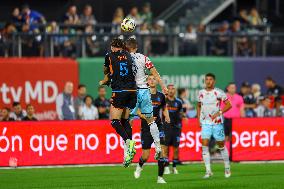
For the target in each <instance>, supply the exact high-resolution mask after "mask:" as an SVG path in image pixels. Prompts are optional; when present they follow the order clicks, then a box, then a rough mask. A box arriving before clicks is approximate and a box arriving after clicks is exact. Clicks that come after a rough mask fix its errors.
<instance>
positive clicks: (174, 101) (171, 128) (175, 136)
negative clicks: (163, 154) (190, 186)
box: [165, 84, 183, 174]
mask: <svg viewBox="0 0 284 189" xmlns="http://www.w3.org/2000/svg"><path fill="white" fill-rule="evenodd" d="M166 103H167V108H168V110H169V115H170V120H171V122H170V124H168V125H166V126H165V134H166V146H167V150H166V151H167V156H168V154H169V147H170V146H173V152H174V153H173V173H174V174H178V170H177V168H176V166H177V163H178V162H179V143H180V135H181V122H182V116H183V107H182V101H181V100H180V99H178V98H176V88H175V86H174V85H173V84H170V85H168V96H167V98H166ZM170 173H171V172H170V168H169V162H167V163H166V166H165V174H170Z"/></svg>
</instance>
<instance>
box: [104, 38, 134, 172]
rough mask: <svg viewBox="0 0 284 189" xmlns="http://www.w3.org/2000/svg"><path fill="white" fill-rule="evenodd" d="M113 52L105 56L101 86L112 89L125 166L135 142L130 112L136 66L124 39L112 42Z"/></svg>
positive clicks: (113, 113) (113, 120) (113, 122)
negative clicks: (129, 119)
mask: <svg viewBox="0 0 284 189" xmlns="http://www.w3.org/2000/svg"><path fill="white" fill-rule="evenodd" d="M110 46H111V52H109V53H107V54H106V56H105V63H104V74H105V77H104V79H103V80H102V81H100V82H99V84H100V85H105V84H109V82H110V85H111V88H112V104H111V107H110V117H111V125H112V127H113V128H114V129H115V130H116V132H117V133H118V134H119V135H120V136H121V137H122V138H123V140H124V163H123V164H124V166H125V167H128V166H129V165H130V163H131V162H132V160H133V158H134V155H135V153H136V150H135V142H134V141H133V140H132V128H131V126H130V124H129V121H128V118H129V113H130V110H131V109H133V108H134V107H135V105H136V101H137V96H136V89H137V87H136V81H135V74H134V70H133V68H134V65H133V61H132V57H131V55H130V53H129V52H127V51H125V50H123V49H124V42H123V41H122V39H119V38H114V39H113V40H112V41H111V45H110Z"/></svg>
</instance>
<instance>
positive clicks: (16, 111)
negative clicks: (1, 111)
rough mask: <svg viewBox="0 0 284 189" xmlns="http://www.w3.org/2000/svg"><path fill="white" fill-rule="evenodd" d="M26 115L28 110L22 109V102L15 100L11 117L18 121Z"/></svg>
mask: <svg viewBox="0 0 284 189" xmlns="http://www.w3.org/2000/svg"><path fill="white" fill-rule="evenodd" d="M26 115H27V112H26V111H25V110H23V109H22V106H21V104H20V103H19V102H14V103H13V112H12V113H11V115H10V117H11V118H13V119H14V120H16V121H21V120H22V119H23V118H24V117H25V116H26Z"/></svg>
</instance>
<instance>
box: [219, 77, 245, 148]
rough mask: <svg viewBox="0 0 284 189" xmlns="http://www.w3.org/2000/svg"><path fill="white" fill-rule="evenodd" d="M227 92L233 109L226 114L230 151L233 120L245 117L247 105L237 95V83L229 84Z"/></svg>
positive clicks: (226, 136) (227, 139)
mask: <svg viewBox="0 0 284 189" xmlns="http://www.w3.org/2000/svg"><path fill="white" fill-rule="evenodd" d="M226 91H227V93H226V95H227V98H228V99H229V101H230V102H231V105H232V108H231V109H230V110H229V111H228V112H226V113H224V118H225V120H224V129H225V140H226V146H227V148H228V149H231V146H230V141H231V138H232V119H233V118H240V117H245V110H244V108H245V104H244V100H243V97H242V96H241V95H239V94H237V86H236V84H235V83H233V82H231V83H229V84H228V86H227V88H226ZM230 151H231V150H230Z"/></svg>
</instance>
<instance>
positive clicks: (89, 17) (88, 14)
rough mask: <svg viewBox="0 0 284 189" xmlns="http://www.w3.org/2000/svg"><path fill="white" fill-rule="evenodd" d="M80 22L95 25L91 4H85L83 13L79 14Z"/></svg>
mask: <svg viewBox="0 0 284 189" xmlns="http://www.w3.org/2000/svg"><path fill="white" fill-rule="evenodd" d="M80 22H81V24H85V25H87V24H88V25H95V24H96V23H97V21H96V19H95V16H94V15H93V8H92V6H91V5H86V6H85V8H84V11H83V14H81V16H80Z"/></svg>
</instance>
